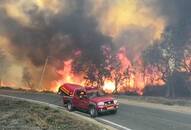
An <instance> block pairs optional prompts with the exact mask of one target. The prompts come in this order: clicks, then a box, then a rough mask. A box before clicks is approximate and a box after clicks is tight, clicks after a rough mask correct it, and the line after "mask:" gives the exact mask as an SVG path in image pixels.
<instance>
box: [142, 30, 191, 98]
mask: <svg viewBox="0 0 191 130" xmlns="http://www.w3.org/2000/svg"><path fill="white" fill-rule="evenodd" d="M172 35H173V32H172V30H167V31H166V33H164V34H163V35H162V38H161V40H160V41H156V42H157V43H155V44H153V45H151V46H150V47H149V48H148V49H147V50H145V51H144V53H143V59H144V64H145V65H146V66H147V67H151V68H152V69H155V68H156V69H157V70H158V71H159V72H160V73H161V79H162V80H163V81H164V82H165V83H166V85H165V86H166V96H167V97H175V86H176V83H177V82H175V80H179V79H180V78H177V76H176V75H177V73H182V69H184V70H186V71H187V72H189V66H190V65H189V63H188V61H187V58H188V57H189V56H188V55H190V52H188V51H187V50H184V49H183V47H182V48H177V47H176V44H175V41H174V39H173V36H172ZM182 49H183V50H182ZM179 52H187V53H186V54H187V56H186V57H185V55H183V57H184V58H183V57H181V55H180V53H179ZM184 54H185V53H184ZM188 59H189V58H188ZM184 79H185V80H186V79H187V78H184ZM179 87H180V86H179Z"/></svg>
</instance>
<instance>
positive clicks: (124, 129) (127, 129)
mask: <svg viewBox="0 0 191 130" xmlns="http://www.w3.org/2000/svg"><path fill="white" fill-rule="evenodd" d="M97 119H98V120H101V121H103V122H106V123H109V124H112V125H113V126H117V127H119V128H121V129H123V130H132V129H130V128H127V127H125V126H122V125H119V124H116V123H114V122H112V121H109V120H106V119H103V118H97Z"/></svg>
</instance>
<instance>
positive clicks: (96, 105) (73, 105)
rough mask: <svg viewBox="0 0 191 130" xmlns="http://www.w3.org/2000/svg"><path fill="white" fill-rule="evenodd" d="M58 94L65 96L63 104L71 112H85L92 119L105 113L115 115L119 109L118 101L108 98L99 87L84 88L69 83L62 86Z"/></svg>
mask: <svg viewBox="0 0 191 130" xmlns="http://www.w3.org/2000/svg"><path fill="white" fill-rule="evenodd" d="M58 94H60V95H62V96H63V104H64V105H65V106H66V107H67V109H68V110H69V111H72V110H74V109H79V110H85V111H88V112H89V113H90V116H91V117H96V116H97V115H98V114H99V113H105V112H110V113H113V114H115V113H116V112H117V110H118V107H119V104H118V101H117V99H115V98H113V97H111V96H106V95H105V94H104V93H103V92H101V91H100V90H99V89H98V88H97V87H82V86H80V85H76V84H69V83H67V84H63V85H62V86H60V88H59V91H58Z"/></svg>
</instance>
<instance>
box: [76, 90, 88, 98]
mask: <svg viewBox="0 0 191 130" xmlns="http://www.w3.org/2000/svg"><path fill="white" fill-rule="evenodd" d="M85 95H86V92H85V91H82V90H77V91H76V96H78V97H80V96H85Z"/></svg>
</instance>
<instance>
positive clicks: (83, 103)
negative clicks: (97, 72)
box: [79, 91, 89, 110]
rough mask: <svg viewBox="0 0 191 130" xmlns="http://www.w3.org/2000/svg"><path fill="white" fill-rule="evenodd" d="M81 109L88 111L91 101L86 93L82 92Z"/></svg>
mask: <svg viewBox="0 0 191 130" xmlns="http://www.w3.org/2000/svg"><path fill="white" fill-rule="evenodd" d="M79 108H80V109H82V110H88V109H89V100H88V98H87V95H86V92H85V91H81V92H80V101H79Z"/></svg>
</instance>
